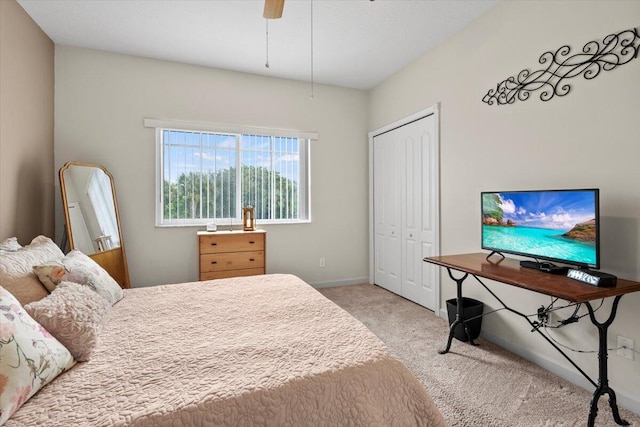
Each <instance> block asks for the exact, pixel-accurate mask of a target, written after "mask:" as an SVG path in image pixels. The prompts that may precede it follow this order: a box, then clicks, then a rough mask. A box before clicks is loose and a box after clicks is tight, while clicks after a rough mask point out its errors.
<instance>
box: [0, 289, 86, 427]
mask: <svg viewBox="0 0 640 427" xmlns="http://www.w3.org/2000/svg"><path fill="white" fill-rule="evenodd" d="M74 363H75V361H74V360H73V356H71V353H69V350H67V349H66V348H65V347H64V346H63V345H62V344H60V342H58V340H56V339H55V338H54V337H52V336H51V335H50V334H49V332H47V330H46V329H45V328H43V327H42V326H41V325H40V324H39V323H38V322H36V321H35V320H33V319H32V318H31V316H29V315H28V314H27V312H26V311H25V310H24V308H22V306H21V305H20V303H19V302H18V300H17V299H16V298H15V297H14V296H13V295H11V294H10V293H9V292H8V291H6V290H5V289H4V288H3V287H1V286H0V425H2V424H4V422H5V421H6V420H7V419H9V417H10V416H11V415H13V413H14V412H16V411H17V410H18V408H20V407H21V406H22V405H23V404H24V403H25V402H26V401H27V400H29V398H31V396H33V395H34V394H36V392H37V391H38V390H40V389H41V388H42V387H44V386H45V385H46V384H48V383H49V382H51V380H53V379H54V378H55V377H57V376H58V375H60V374H61V373H62V372H64V371H66V370H68V369H70V368H71V367H72V366H73V364H74Z"/></svg>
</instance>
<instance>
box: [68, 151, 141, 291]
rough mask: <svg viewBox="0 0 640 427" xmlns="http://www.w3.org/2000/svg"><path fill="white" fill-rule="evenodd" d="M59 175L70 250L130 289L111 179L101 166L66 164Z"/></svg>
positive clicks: (76, 163)
mask: <svg viewBox="0 0 640 427" xmlns="http://www.w3.org/2000/svg"><path fill="white" fill-rule="evenodd" d="M59 175H60V188H61V191H62V206H63V209H64V216H65V220H66V227H67V239H68V242H69V249H77V250H79V251H80V252H82V253H84V254H85V255H88V256H89V257H91V258H92V259H93V260H94V261H95V262H96V263H98V264H99V265H100V266H102V268H104V269H105V270H106V271H107V272H108V273H109V274H110V275H111V277H113V278H114V279H115V280H116V281H117V282H118V283H119V284H120V286H122V287H123V288H129V287H130V283H129V271H128V268H127V260H126V257H125V253H124V245H123V243H122V230H121V229H120V220H119V218H118V204H117V202H116V194H115V188H114V186H113V177H112V176H111V174H110V173H109V172H108V171H107V170H106V169H105V168H104V167H103V166H100V165H96V164H90V163H78V162H67V163H66V164H65V165H64V166H63V167H62V168H61V169H60V172H59Z"/></svg>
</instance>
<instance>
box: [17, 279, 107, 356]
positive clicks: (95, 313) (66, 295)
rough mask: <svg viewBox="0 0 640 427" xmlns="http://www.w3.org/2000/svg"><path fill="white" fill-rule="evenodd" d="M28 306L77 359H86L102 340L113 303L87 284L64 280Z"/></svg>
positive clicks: (33, 314)
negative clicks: (100, 339) (101, 333)
mask: <svg viewBox="0 0 640 427" xmlns="http://www.w3.org/2000/svg"><path fill="white" fill-rule="evenodd" d="M24 309H25V310H26V311H27V313H29V314H30V315H31V317H33V318H34V319H35V320H36V321H37V322H38V323H40V324H41V325H42V326H44V327H45V328H46V330H47V331H49V333H50V334H51V335H53V336H54V337H56V339H57V340H58V341H60V342H61V343H62V344H63V345H64V346H65V347H67V349H68V350H69V351H70V352H71V354H72V355H73V357H74V359H76V360H77V361H79V362H84V361H87V360H89V356H90V355H91V353H92V352H93V349H94V348H95V347H96V345H97V343H98V336H99V335H100V332H102V329H103V327H104V325H105V324H106V323H107V320H108V317H109V314H110V313H111V304H110V303H109V302H108V301H107V300H106V299H104V298H103V297H101V296H100V295H98V294H97V293H96V292H94V291H92V290H91V289H89V288H88V287H87V286H82V285H80V284H78V283H72V282H62V283H60V284H59V285H58V286H56V288H55V289H54V290H53V292H51V295H49V296H47V297H46V298H43V299H41V300H40V301H35V302H32V303H31V304H27V305H26V306H25V307H24Z"/></svg>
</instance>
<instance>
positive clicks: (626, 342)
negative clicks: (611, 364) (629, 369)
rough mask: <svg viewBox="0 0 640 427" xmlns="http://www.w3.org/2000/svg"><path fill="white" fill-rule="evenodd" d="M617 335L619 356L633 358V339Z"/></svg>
mask: <svg viewBox="0 0 640 427" xmlns="http://www.w3.org/2000/svg"><path fill="white" fill-rule="evenodd" d="M617 337H618V342H617V345H616V347H617V348H618V351H617V354H618V356H622V357H624V358H625V359H629V360H633V344H634V343H633V340H632V339H630V338H626V337H623V336H620V335H617ZM622 347H624V348H622Z"/></svg>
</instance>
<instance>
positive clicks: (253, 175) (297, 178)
mask: <svg viewBox="0 0 640 427" xmlns="http://www.w3.org/2000/svg"><path fill="white" fill-rule="evenodd" d="M148 120H151V119H147V120H145V125H150V124H154V125H159V124H167V123H165V122H162V123H161V122H159V121H155V120H153V121H151V122H148ZM179 127H181V128H182V129H176V128H170V127H158V128H156V143H157V159H156V161H157V175H158V178H157V181H158V182H157V191H156V193H157V204H156V225H159V226H171V225H204V224H206V223H207V222H216V223H218V224H223V225H224V224H231V223H235V224H239V223H240V222H241V213H242V208H243V207H246V206H252V207H253V208H254V209H255V215H256V220H257V221H258V223H260V222H262V223H295V222H307V221H309V219H310V215H309V178H308V177H309V141H310V139H311V138H304V137H301V136H314V135H315V134H313V133H308V132H298V133H296V132H294V131H282V133H283V134H285V135H284V136H279V135H277V133H278V132H277V131H273V130H268V131H266V132H265V131H263V132H253V133H242V132H236V133H234V132H229V131H228V130H229V128H225V132H222V131H212V130H210V129H212V128H213V127H210V126H208V125H200V126H191V127H199V128H200V129H198V130H188V129H184V127H187V126H184V125H181V126H179ZM244 129H245V130H249V128H244ZM250 130H253V131H255V130H256V129H255V128H251V129H250ZM258 131H259V130H258ZM315 137H316V138H317V135H315Z"/></svg>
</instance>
